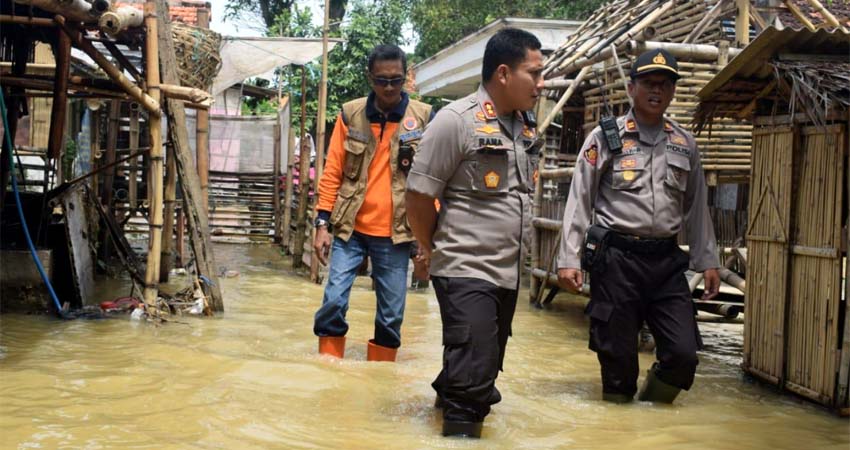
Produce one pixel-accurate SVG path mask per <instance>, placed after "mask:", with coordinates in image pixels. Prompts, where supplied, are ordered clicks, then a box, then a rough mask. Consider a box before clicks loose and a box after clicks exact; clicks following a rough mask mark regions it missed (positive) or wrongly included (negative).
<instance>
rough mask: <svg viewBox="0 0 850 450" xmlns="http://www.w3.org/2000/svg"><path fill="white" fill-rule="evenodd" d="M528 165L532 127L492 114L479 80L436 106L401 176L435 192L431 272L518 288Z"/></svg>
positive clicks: (527, 220)
mask: <svg viewBox="0 0 850 450" xmlns="http://www.w3.org/2000/svg"><path fill="white" fill-rule="evenodd" d="M536 169H537V145H536V144H535V139H534V130H533V129H529V128H528V127H526V126H525V125H524V122H523V120H522V117H521V116H520V115H519V114H513V115H510V116H502V117H498V116H497V115H496V109H495V106H494V104H493V102H492V100H491V99H490V96H489V95H488V94H487V91H486V90H485V89H484V88H483V87H480V88H479V89H478V92H476V93H474V94H471V95H469V96H467V97H465V98H463V99H460V100H458V101H455V102H453V103H451V104H449V105H448V106H446V107H444V108H443V109H441V110H440V111H439V112H438V113H437V115H436V116H435V117H434V119H433V120H432V121H431V123H429V124H428V127H427V128H426V130H425V133H424V135H423V136H422V140H421V141H420V143H419V149H418V151H417V152H416V156H414V159H413V166H412V167H411V169H410V174H409V175H408V177H407V189H408V190H410V191H414V192H419V193H421V194H425V195H428V196H431V197H435V198H439V199H440V214H439V219H438V221H437V229H436V231H435V233H434V252H433V253H432V257H431V275H433V276H441V277H469V278H478V279H481V280H485V281H489V282H491V283H493V284H495V285H497V286H499V287H502V288H505V289H517V288H518V286H519V276H520V270H521V268H522V261H523V260H524V258H525V255H526V253H527V250H528V247H529V244H530V242H531V195H530V194H531V193H532V192H533V191H534V182H535V178H536V173H535V171H536Z"/></svg>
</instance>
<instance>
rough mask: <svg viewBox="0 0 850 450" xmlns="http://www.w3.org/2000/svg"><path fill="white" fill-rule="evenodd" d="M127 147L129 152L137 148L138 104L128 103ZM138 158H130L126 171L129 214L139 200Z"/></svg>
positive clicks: (134, 209) (132, 211)
mask: <svg viewBox="0 0 850 450" xmlns="http://www.w3.org/2000/svg"><path fill="white" fill-rule="evenodd" d="M128 147H129V148H130V153H131V154H132V153H135V152H136V150H138V149H139V104H138V103H130V133H129V142H128ZM138 166H139V158H138V157H136V158H133V159H131V160H130V170H128V171H127V177H128V178H127V200H128V201H129V204H130V214H134V213H135V211H136V207H137V206H138V200H139V182H138V179H137V177H138V171H137V168H138Z"/></svg>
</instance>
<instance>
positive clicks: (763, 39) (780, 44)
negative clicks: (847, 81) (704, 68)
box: [697, 27, 850, 101]
mask: <svg viewBox="0 0 850 450" xmlns="http://www.w3.org/2000/svg"><path fill="white" fill-rule="evenodd" d="M780 53H782V54H803V55H811V57H812V60H813V61H814V60H816V56H815V55H845V56H847V60H848V61H850V33H847V32H844V31H841V30H837V29H836V30H831V31H827V30H824V29H820V30H818V31H816V32H813V31H809V30H808V29H805V28H804V29H801V30H794V29H791V28H785V29H782V30H778V29H776V28H774V27H769V28H767V29H765V30H764V31H763V32H762V33H761V34H760V35H759V36H758V37H757V38H756V39H755V40H753V41H752V42H750V45H748V46H746V47H745V48H744V49H743V50H742V51H741V53H740V54H739V55H738V56H736V57H735V58H734V59H733V60H732V61H730V62H729V64H727V65H726V67H724V68H723V70H721V71H720V73H718V74H717V75H716V76H715V77H714V78H713V79H712V80H711V81H710V82H709V83H708V84H707V85H705V86H704V87H703V88H702V89H701V90H700V91H699V92H698V93H697V95H698V96H699V98H700V99H701V100H703V101H706V100H709V99H710V98H711V97H712V96H713V95H715V93H716V92H717V91H718V90H720V89H721V88H722V87H723V85H724V84H726V82H728V81H729V80H731V79H733V78H739V79H750V80H763V79H766V78H769V77H772V76H773V68H772V67H771V66H770V65H769V64H766V63H767V61H768V60H770V59H771V58H773V57H775V56H777V55H778V54H780Z"/></svg>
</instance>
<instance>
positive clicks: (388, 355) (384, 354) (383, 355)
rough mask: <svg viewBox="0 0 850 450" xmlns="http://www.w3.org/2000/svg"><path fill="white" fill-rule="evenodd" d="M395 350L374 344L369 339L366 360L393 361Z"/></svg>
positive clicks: (396, 350)
mask: <svg viewBox="0 0 850 450" xmlns="http://www.w3.org/2000/svg"><path fill="white" fill-rule="evenodd" d="M397 352H398V349H397V348H389V347H384V346H382V345H378V344H376V343H375V342H374V341H372V340H371V339H370V340H369V346H368V347H367V348H366V360H367V361H388V362H395V355H396V353H397Z"/></svg>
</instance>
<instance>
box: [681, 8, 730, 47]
mask: <svg viewBox="0 0 850 450" xmlns="http://www.w3.org/2000/svg"><path fill="white" fill-rule="evenodd" d="M725 2H726V0H718V1H717V3H715V4H714V6H712V7H711V9H710V10H708V13H706V14H705V15H704V16H702V20H700V21H699V23H697V24H696V26H695V27H694V29H693V30H691V32H690V33H688V35H687V36H685V39H684V40H682V43H683V44H690V43H692V42H694V41H695V40H696V39H697V38H698V37H699V36H700V35H701V34H702V33H703V32H704V31H705V29H706V28H707V27H708V25H709V24H710V23H712V22H713V21H714V20H715V19H716V18H717V16H718V15H720V12H721V11H722V10H723V4H724V3H725Z"/></svg>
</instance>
